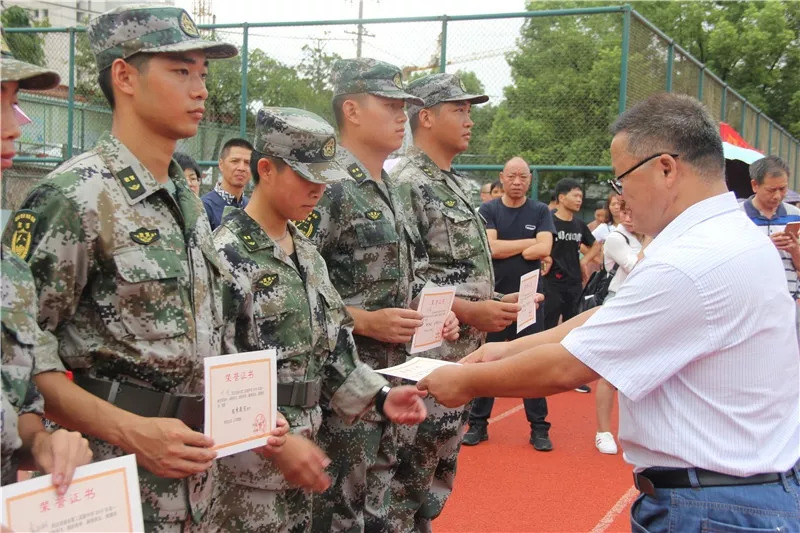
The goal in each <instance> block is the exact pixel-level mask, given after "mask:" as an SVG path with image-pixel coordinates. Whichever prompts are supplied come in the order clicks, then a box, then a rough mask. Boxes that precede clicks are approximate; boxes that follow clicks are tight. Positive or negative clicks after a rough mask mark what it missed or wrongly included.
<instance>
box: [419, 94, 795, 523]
mask: <svg viewBox="0 0 800 533" xmlns="http://www.w3.org/2000/svg"><path fill="white" fill-rule="evenodd" d="M612 133H613V135H614V139H613V141H612V143H611V160H612V164H613V166H614V168H615V169H616V170H617V172H619V171H620V170H623V171H624V172H622V173H620V174H619V175H618V176H617V177H616V178H615V179H614V180H613V181H612V186H613V187H614V188H615V189H618V192H622V180H623V179H624V192H623V193H622V194H623V197H624V199H625V203H626V205H628V206H630V208H631V212H632V216H633V219H634V222H635V224H636V227H637V228H638V229H639V230H640V231H642V232H643V233H645V234H648V235H654V236H655V239H654V240H653V242H652V244H650V246H649V247H648V248H647V249H646V251H645V258H644V259H643V260H642V261H641V262H640V263H639V264H638V265H637V266H636V267H635V268H634V269H633V271H632V272H631V274H630V276H629V277H628V279H627V280H626V281H625V283H624V284H623V285H622V286H621V287H620V289H619V292H617V294H616V296H615V298H613V299H612V300H611V301H609V302H608V304H607V305H604V306H602V307H600V308H596V309H593V310H590V311H587V312H586V313H583V314H581V315H578V316H577V317H575V318H573V319H572V320H569V321H567V322H565V323H563V324H561V325H560V326H558V327H556V328H554V329H551V330H548V331H545V332H542V333H539V334H537V335H533V336H529V337H524V338H522V339H518V340H516V341H513V342H510V343H502V344H501V343H498V344H487V345H484V346H483V347H482V348H481V349H479V350H477V351H476V352H474V353H473V354H471V355H470V356H468V357H467V358H466V361H465V362H470V363H477V362H480V363H483V364H468V365H464V366H461V367H452V366H451V367H445V368H441V369H438V370H437V371H435V372H433V373H432V374H430V375H429V376H428V377H427V378H425V379H423V380H422V381H420V383H419V387H420V388H422V389H427V390H428V391H429V392H430V393H431V394H433V395H434V396H435V397H436V398H437V400H439V402H441V403H443V404H444V405H448V406H455V405H459V404H461V403H465V402H467V401H469V399H471V398H472V397H473V396H511V397H537V396H546V395H550V394H555V393H558V392H562V391H567V390H570V389H572V388H574V387H575V386H577V385H579V384H582V383H586V382H588V381H592V380H594V379H597V378H598V377H599V376H603V377H604V378H606V379H607V380H608V381H609V382H611V383H612V384H613V385H614V386H615V387H617V388H618V389H619V392H620V400H619V402H620V424H619V426H620V432H619V440H620V443H621V444H622V448H623V450H624V452H625V455H624V456H625V459H626V460H627V461H628V462H630V463H631V464H633V465H634V476H635V481H636V486H637V487H638V488H639V490H640V491H641V492H642V494H641V496H640V497H639V499H638V500H637V501H636V503H635V504H634V506H633V508H632V511H631V527H632V529H633V530H634V531H637V532H640V531H652V532H661V531H699V530H701V529H703V530H713V531H733V530H734V528H741V529H735V530H736V531H762V530H763V531H800V510H799V508H798V504H797V502H798V501H800V472H798V464H797V462H798V458H799V457H800V392H799V391H800V389H799V388H798V385H799V384H800V354H798V339H797V332H796V329H795V324H794V314H795V311H794V302H793V301H792V299H791V297H790V296H789V294H788V293H787V291H786V286H785V282H784V279H783V266H782V264H781V260H780V257H779V256H778V252H777V250H776V249H775V246H773V245H772V243H771V242H770V240H769V239H768V238H767V237H766V236H765V235H764V234H763V233H762V232H760V231H759V230H758V229H757V228H756V227H754V225H753V224H752V223H751V222H750V221H749V220H748V219H747V217H746V216H745V215H744V213H743V212H742V211H741V210H739V209H738V206H737V202H736V199H735V198H734V196H733V194H732V193H729V192H727V188H726V186H725V178H724V158H723V154H722V144H721V141H720V138H719V134H718V132H717V124H716V122H715V121H714V120H713V119H712V118H711V117H710V115H709V114H708V112H707V110H706V109H705V108H704V107H703V106H702V104H700V103H699V102H697V101H696V100H695V99H693V98H690V97H688V96H682V95H673V94H661V95H655V96H652V97H650V98H649V99H647V100H645V101H644V102H641V103H640V104H638V105H636V106H635V107H633V108H631V109H630V110H628V111H627V112H625V113H624V114H623V115H622V116H621V117H620V118H619V119H618V120H617V122H616V123H615V124H614V125H613V126H612ZM489 361H493V362H489Z"/></svg>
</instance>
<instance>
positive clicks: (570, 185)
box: [553, 178, 583, 200]
mask: <svg viewBox="0 0 800 533" xmlns="http://www.w3.org/2000/svg"><path fill="white" fill-rule="evenodd" d="M575 189H580V190H581V192H583V187H581V184H580V183H578V180H576V179H573V178H562V179H560V180H558V183H556V188H555V191H553V196H555V198H556V200H560V198H559V197H560V196H561V195H562V194H569V192H570V191H572V190H575Z"/></svg>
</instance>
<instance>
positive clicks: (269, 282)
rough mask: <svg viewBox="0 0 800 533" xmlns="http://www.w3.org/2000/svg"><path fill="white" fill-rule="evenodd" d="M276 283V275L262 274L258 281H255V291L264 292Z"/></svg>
mask: <svg viewBox="0 0 800 533" xmlns="http://www.w3.org/2000/svg"><path fill="white" fill-rule="evenodd" d="M276 283H278V275H277V274H264V275H263V276H261V277H260V278H258V281H256V287H255V290H257V291H264V290H267V289H269V288H270V287H272V286H273V285H275V284H276Z"/></svg>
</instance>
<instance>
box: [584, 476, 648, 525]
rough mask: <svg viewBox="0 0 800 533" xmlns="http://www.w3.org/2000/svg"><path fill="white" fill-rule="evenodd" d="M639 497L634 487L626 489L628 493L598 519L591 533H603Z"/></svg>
mask: <svg viewBox="0 0 800 533" xmlns="http://www.w3.org/2000/svg"><path fill="white" fill-rule="evenodd" d="M637 496H639V491H638V490H637V489H636V487H631V488H629V489H628V492H626V493H625V494H623V495H622V497H621V498H620V499H619V500H617V503H616V504H614V507H612V508H611V509H610V510H609V511H608V512H607V513H606V515H605V516H604V517H603V518H601V519H600V521H599V522H598V523H597V525H596V526H594V529H592V532H591V533H603V532H604V531H605V530H606V529H608V528H609V527H611V524H613V523H614V520H616V519H617V517H618V516H619V515H620V513H622V511H624V510H625V508H626V507H627V506H628V505H630V504H631V502H633V500H635V499H636V497H637Z"/></svg>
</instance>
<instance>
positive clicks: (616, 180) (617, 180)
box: [608, 152, 678, 194]
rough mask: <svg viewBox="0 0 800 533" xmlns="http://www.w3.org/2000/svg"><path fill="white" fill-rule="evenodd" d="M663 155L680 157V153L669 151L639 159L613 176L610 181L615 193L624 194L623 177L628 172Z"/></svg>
mask: <svg viewBox="0 0 800 533" xmlns="http://www.w3.org/2000/svg"><path fill="white" fill-rule="evenodd" d="M662 155H668V156H671V157H678V154H671V153H669V152H660V153H658V154H653V155H651V156H650V157H645V158H644V159H642V160H641V161H639V162H638V163H636V164H635V165H633V166H632V167H631V168H629V169H628V170H626V171H625V172H623V173H622V174H620V175H619V176H614V177H613V178H611V181H609V182H608V183H609V185H611V188H612V189H614V192H615V193H617V194H622V178H624V177H625V176H627V175H628V174H630V173H631V172H633V171H634V170H636V169H637V168H639V167H640V166H642V165H644V164H645V163H647V162H648V161H651V160H653V159H655V158H656V157H661V156H662Z"/></svg>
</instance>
